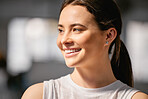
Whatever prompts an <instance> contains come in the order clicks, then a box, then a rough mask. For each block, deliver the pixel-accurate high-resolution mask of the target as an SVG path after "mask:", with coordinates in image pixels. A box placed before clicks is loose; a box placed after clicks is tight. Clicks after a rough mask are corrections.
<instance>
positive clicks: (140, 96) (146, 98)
mask: <svg viewBox="0 0 148 99" xmlns="http://www.w3.org/2000/svg"><path fill="white" fill-rule="evenodd" d="M132 99H148V95H147V94H145V93H143V92H137V93H135V94H134V95H133V97H132Z"/></svg>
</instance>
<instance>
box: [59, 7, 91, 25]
mask: <svg viewBox="0 0 148 99" xmlns="http://www.w3.org/2000/svg"><path fill="white" fill-rule="evenodd" d="M93 17H94V16H93V15H92V14H91V13H90V12H88V10H87V9H86V7H84V6H79V5H68V6H66V7H65V8H64V9H63V10H62V12H61V14H60V18H59V23H66V22H72V23H73V22H75V23H83V24H84V23H86V24H87V23H90V22H91V21H92V20H94V19H93Z"/></svg>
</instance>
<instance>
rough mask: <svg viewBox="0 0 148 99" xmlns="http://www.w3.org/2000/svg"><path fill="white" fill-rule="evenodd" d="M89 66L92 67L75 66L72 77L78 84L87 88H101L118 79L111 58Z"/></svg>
mask: <svg viewBox="0 0 148 99" xmlns="http://www.w3.org/2000/svg"><path fill="white" fill-rule="evenodd" d="M89 67H92V68H85V67H75V69H74V71H73V73H72V74H71V78H72V80H73V81H74V82H75V83H76V84H77V85H79V86H82V87H85V88H100V87H104V86H106V85H109V84H111V83H113V82H114V81H116V78H115V77H114V74H113V72H112V68H111V64H110V60H109V59H108V61H107V62H106V63H103V64H100V63H99V64H95V66H89Z"/></svg>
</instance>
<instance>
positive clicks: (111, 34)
mask: <svg viewBox="0 0 148 99" xmlns="http://www.w3.org/2000/svg"><path fill="white" fill-rule="evenodd" d="M116 36H117V30H116V29H115V28H110V29H108V30H107V31H106V44H105V45H110V44H111V43H112V42H113V41H114V39H115V38H116Z"/></svg>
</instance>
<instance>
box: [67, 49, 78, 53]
mask: <svg viewBox="0 0 148 99" xmlns="http://www.w3.org/2000/svg"><path fill="white" fill-rule="evenodd" d="M77 51H79V49H76V50H65V53H74V52H77Z"/></svg>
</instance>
